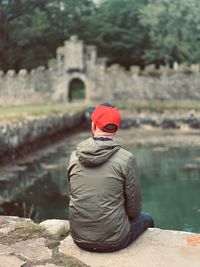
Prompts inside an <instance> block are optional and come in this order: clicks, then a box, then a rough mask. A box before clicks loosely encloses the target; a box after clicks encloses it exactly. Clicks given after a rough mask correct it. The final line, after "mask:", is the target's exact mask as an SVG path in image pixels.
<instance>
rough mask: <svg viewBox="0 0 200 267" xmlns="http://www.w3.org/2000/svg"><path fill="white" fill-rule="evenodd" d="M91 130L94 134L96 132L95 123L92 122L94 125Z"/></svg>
mask: <svg viewBox="0 0 200 267" xmlns="http://www.w3.org/2000/svg"><path fill="white" fill-rule="evenodd" d="M91 130H92V132H94V131H95V130H96V125H95V124H94V122H93V121H92V124H91Z"/></svg>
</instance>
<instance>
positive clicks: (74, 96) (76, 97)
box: [68, 78, 86, 102]
mask: <svg viewBox="0 0 200 267" xmlns="http://www.w3.org/2000/svg"><path fill="white" fill-rule="evenodd" d="M85 89H86V88H85V83H84V82H83V81H82V80H81V79H79V78H73V79H72V80H71V81H70V83H69V88H68V100H69V102H76V101H84V100H85V98H86V92H85Z"/></svg>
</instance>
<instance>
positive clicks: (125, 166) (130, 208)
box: [68, 138, 141, 249]
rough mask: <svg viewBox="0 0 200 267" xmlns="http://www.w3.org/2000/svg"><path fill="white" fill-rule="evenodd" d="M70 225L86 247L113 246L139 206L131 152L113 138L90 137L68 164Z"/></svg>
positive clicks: (122, 237)
mask: <svg viewBox="0 0 200 267" xmlns="http://www.w3.org/2000/svg"><path fill="white" fill-rule="evenodd" d="M68 177H69V179H70V191H71V199H70V207H69V213H70V227H71V233H72V237H73V239H74V241H75V242H76V243H77V244H79V245H80V246H81V245H84V246H85V247H86V248H87V247H88V248H97V249H106V248H110V247H112V248H114V247H117V246H119V244H121V243H123V242H124V241H125V240H126V239H127V236H128V234H129V231H130V222H129V219H130V218H132V219H134V218H136V217H137V216H138V215H139V213H140V209H141V196H140V189H139V185H138V180H137V166H136V161H135V158H134V156H133V155H132V154H131V153H130V152H128V151H126V150H124V149H122V148H121V147H120V146H119V145H118V144H116V143H115V142H114V141H112V140H111V141H108V140H107V141H96V140H94V139H93V138H89V139H87V140H85V141H83V142H82V143H80V144H79V145H78V146H77V150H76V151H75V152H73V153H72V156H71V159H70V164H69V167H68Z"/></svg>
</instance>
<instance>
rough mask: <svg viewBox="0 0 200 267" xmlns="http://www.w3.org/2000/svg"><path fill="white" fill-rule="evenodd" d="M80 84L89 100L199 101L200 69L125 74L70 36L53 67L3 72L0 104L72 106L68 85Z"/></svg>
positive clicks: (179, 67) (151, 69) (134, 70)
mask: <svg viewBox="0 0 200 267" xmlns="http://www.w3.org/2000/svg"><path fill="white" fill-rule="evenodd" d="M74 79H79V80H80V81H82V82H83V84H84V86H85V95H86V101H88V102H90V101H93V100H97V101H98V100H99V101H103V100H111V101H113V100H124V101H127V100H129V101H131V100H137V99H149V100H150V99H161V100H164V99H190V100H199V99H200V65H199V64H196V65H192V66H190V67H187V66H185V65H178V64H177V63H174V68H173V69H169V68H167V67H162V68H160V69H159V70H155V68H154V66H152V65H151V66H147V67H146V69H145V70H144V71H143V72H141V71H140V70H139V68H138V67H137V66H133V67H132V68H131V69H130V71H125V70H124V69H123V68H122V67H120V66H119V65H116V64H115V65H112V66H110V67H106V59H104V58H98V57H97V50H96V47H94V46H85V45H84V43H83V41H81V40H78V39H77V37H75V36H72V37H71V39H70V40H67V41H65V44H64V47H59V48H58V49H57V58H56V59H54V60H51V61H50V62H49V67H48V68H47V69H45V68H44V67H39V68H37V69H35V70H32V71H31V72H30V73H28V72H27V71H26V70H20V71H19V73H15V71H13V70H9V71H8V72H7V73H3V72H2V71H0V104H23V103H40V102H47V101H55V102H57V101H58V102H59V101H62V102H69V101H70V98H69V95H70V90H72V89H71V87H70V84H71V81H73V80H74Z"/></svg>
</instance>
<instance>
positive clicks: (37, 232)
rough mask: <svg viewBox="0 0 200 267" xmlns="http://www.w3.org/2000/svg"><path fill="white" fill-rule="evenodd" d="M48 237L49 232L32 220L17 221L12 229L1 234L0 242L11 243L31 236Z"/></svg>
mask: <svg viewBox="0 0 200 267" xmlns="http://www.w3.org/2000/svg"><path fill="white" fill-rule="evenodd" d="M38 237H44V238H50V237H51V236H50V234H49V233H48V232H47V231H46V229H45V228H43V227H41V226H40V225H37V224H35V223H33V222H31V221H30V222H23V223H19V224H18V226H17V227H16V228H14V230H12V231H10V232H9V233H8V234H7V235H1V236H0V238H1V243H4V244H8V245H11V244H13V243H15V242H20V241H24V240H27V239H32V238H38Z"/></svg>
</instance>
